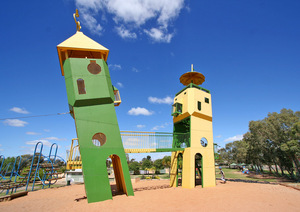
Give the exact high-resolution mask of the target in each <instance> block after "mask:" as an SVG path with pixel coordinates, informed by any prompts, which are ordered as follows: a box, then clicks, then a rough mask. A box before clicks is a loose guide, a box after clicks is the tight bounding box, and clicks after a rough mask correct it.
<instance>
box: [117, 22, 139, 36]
mask: <svg viewBox="0 0 300 212" xmlns="http://www.w3.org/2000/svg"><path fill="white" fill-rule="evenodd" d="M115 29H116V31H117V33H118V35H120V37H121V38H123V39H125V38H129V39H135V38H137V35H136V33H134V32H130V31H129V30H128V29H126V28H125V27H124V26H123V25H122V26H119V27H115Z"/></svg>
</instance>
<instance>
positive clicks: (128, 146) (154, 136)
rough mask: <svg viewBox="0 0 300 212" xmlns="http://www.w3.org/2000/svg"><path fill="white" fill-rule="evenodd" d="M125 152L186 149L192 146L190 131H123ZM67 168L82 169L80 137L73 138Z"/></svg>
mask: <svg viewBox="0 0 300 212" xmlns="http://www.w3.org/2000/svg"><path fill="white" fill-rule="evenodd" d="M121 138H122V142H123V147H124V150H125V153H155V152H174V151H184V149H185V148H186V147H189V146H190V136H189V134H188V133H167V132H140V131H121ZM67 157H68V161H67V169H81V164H82V163H81V156H80V152H79V144H78V139H77V138H76V139H72V144H71V148H70V152H69V154H68V156H67Z"/></svg>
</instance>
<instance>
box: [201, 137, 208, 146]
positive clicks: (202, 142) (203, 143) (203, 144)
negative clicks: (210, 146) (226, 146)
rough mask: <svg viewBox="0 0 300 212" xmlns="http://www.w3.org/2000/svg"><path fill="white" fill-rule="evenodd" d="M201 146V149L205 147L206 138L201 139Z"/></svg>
mask: <svg viewBox="0 0 300 212" xmlns="http://www.w3.org/2000/svg"><path fill="white" fill-rule="evenodd" d="M201 145H202V146H203V147H207V140H206V138H204V137H203V138H201Z"/></svg>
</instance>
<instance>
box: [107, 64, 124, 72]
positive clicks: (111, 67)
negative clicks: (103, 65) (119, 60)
mask: <svg viewBox="0 0 300 212" xmlns="http://www.w3.org/2000/svg"><path fill="white" fill-rule="evenodd" d="M108 68H109V69H111V70H113V71H117V70H121V69H122V67H121V65H119V64H109V65H108Z"/></svg>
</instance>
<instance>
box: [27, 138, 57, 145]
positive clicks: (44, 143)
mask: <svg viewBox="0 0 300 212" xmlns="http://www.w3.org/2000/svg"><path fill="white" fill-rule="evenodd" d="M38 142H42V143H43V145H45V146H51V145H52V143H51V142H49V141H48V140H45V139H39V140H33V141H26V142H25V143H26V144H27V145H36V144H37V143H38Z"/></svg>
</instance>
